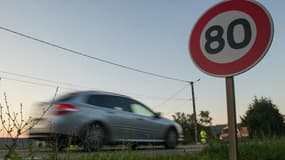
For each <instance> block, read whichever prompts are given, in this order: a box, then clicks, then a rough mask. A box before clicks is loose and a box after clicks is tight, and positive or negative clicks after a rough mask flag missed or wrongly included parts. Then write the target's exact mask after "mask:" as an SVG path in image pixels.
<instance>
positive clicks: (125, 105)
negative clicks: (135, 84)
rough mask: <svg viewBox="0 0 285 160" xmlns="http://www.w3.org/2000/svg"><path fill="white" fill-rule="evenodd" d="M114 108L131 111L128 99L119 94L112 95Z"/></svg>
mask: <svg viewBox="0 0 285 160" xmlns="http://www.w3.org/2000/svg"><path fill="white" fill-rule="evenodd" d="M112 108H113V109H116V110H121V111H126V112H130V111H131V110H130V105H129V101H128V99H126V98H123V97H119V96H112Z"/></svg>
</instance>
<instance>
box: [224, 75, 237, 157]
mask: <svg viewBox="0 0 285 160" xmlns="http://www.w3.org/2000/svg"><path fill="white" fill-rule="evenodd" d="M226 90H227V106H228V126H229V135H230V137H229V141H230V149H229V151H230V157H231V160H238V141H237V132H236V129H237V126H236V103H235V88H234V77H226Z"/></svg>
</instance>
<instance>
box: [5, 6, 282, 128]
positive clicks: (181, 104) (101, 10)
mask: <svg viewBox="0 0 285 160" xmlns="http://www.w3.org/2000/svg"><path fill="white" fill-rule="evenodd" d="M218 2H220V1H215V0H203V1H197V0H179V1H171V0H155V1H154V0H81V1H77V0H68V1H67V0H46V1H43V0H42V1H38V0H25V1H21V0H9V1H1V7H0V19H1V21H0V27H5V28H9V29H11V30H14V31H17V32H20V33H23V34H26V35H29V36H32V37H35V38H38V39H41V40H45V41H48V42H51V43H54V44H57V45H60V46H62V47H65V48H68V49H72V50H75V51H78V52H82V53H84V54H87V55H90V56H93V57H97V58H100V59H104V60H107V61H111V62H114V63H118V64H121V65H125V66H128V67H132V68H135V69H139V70H143V71H146V72H151V73H155V74H159V75H163V76H168V77H173V78H178V79H184V80H188V81H195V80H197V79H199V78H200V81H199V82H196V83H195V85H194V88H195V97H196V107H197V112H199V111H201V110H208V111H209V112H210V116H211V117H212V118H213V123H214V124H225V123H226V122H227V107H226V89H225V79H224V78H216V77H212V76H209V75H206V74H205V73H203V72H201V71H200V70H199V69H198V68H197V67H196V66H195V65H194V63H193V62H192V60H191V58H190V56H189V49H188V48H189V46H188V44H189V37H190V33H191V31H192V28H193V27H194V25H195V23H196V21H197V20H198V18H199V17H200V16H201V15H202V14H203V13H204V12H205V11H206V10H207V9H209V8H210V7H211V6H213V5H214V4H216V3H218ZM258 2H260V3H261V4H262V5H264V6H265V7H266V8H267V10H268V11H269V12H270V13H271V16H272V18H273V22H274V37H273V42H272V45H271V47H270V49H269V51H268V53H267V54H266V55H265V57H264V58H263V59H262V60H261V61H260V62H259V63H258V64H257V65H256V66H255V67H254V68H252V69H251V70H249V71H247V72H245V73H243V74H240V75H238V76H235V77H234V78H235V89H236V90H235V94H236V110H237V120H238V121H240V119H239V117H240V116H241V115H243V114H244V113H245V111H246V110H247V109H248V105H249V103H251V102H252V100H253V98H254V97H255V96H257V97H258V98H260V97H261V96H264V97H269V98H271V100H272V102H273V103H274V104H276V105H277V106H278V108H279V110H280V112H281V113H282V114H285V98H284V91H285V85H284V82H285V76H284V68H285V63H284V60H285V54H284V51H285V45H284V41H285V32H284V29H285V18H284V5H285V2H284V1H282V0H274V1H269V0H260V1H258ZM0 42H1V43H0V56H1V63H0V77H1V81H0V100H1V101H0V102H1V104H3V103H4V101H3V99H4V96H3V93H4V92H6V94H7V97H8V102H9V103H10V107H11V109H12V110H14V111H18V110H19V104H20V103H23V106H24V113H25V116H26V117H28V116H30V115H32V113H33V111H34V110H35V108H34V105H35V104H36V103H38V102H42V101H47V100H49V99H51V98H52V97H53V94H54V92H55V88H56V87H52V86H59V87H60V89H59V93H58V94H63V93H66V92H71V91H73V90H71V89H79V90H86V89H88V90H91V89H96V90H103V91H110V92H115V93H121V94H124V95H128V96H130V97H133V98H135V99H138V100H139V101H141V102H143V103H144V104H146V105H148V106H149V107H150V108H152V109H153V110H154V111H157V112H162V114H163V116H165V117H168V118H171V115H173V114H174V113H175V112H185V113H189V114H191V113H192V112H193V109H192V101H191V100H190V98H191V90H190V85H189V84H187V83H184V82H178V81H173V80H169V79H163V78H159V77H154V76H150V75H145V74H142V73H138V72H135V71H130V70H127V69H123V68H119V67H116V66H112V65H109V64H106V63H102V62H99V61H96V60H93V59H90V58H86V57H82V56H78V55H74V54H71V53H70V52H67V51H64V50H61V49H58V48H54V47H51V46H48V45H45V44H42V43H39V42H37V41H34V40H31V39H27V38H24V37H21V36H19V35H16V34H13V33H10V32H7V31H4V30H2V29H0ZM7 72H9V73H15V74H21V75H26V76H32V77H38V78H41V79H46V80H51V81H56V82H57V83H50V82H44V81H39V80H35V79H30V78H24V77H21V76H16V75H12V74H8V73H7ZM23 81H25V82H33V83H37V84H38V83H40V84H49V85H51V86H45V85H35V84H30V83H24V82H23ZM66 83H69V84H72V85H67V84H66ZM187 85H188V86H187ZM185 86H187V87H185ZM68 88H71V89H68ZM182 88H184V90H182V91H181V92H179V93H178V94H176V95H175V96H173V95H174V94H175V93H177V92H178V91H180V90H181V89H182Z"/></svg>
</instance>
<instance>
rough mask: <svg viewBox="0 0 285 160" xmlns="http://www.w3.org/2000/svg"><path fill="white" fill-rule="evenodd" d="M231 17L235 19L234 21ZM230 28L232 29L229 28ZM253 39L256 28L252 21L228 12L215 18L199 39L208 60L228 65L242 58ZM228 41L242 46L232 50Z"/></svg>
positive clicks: (245, 16) (248, 17) (249, 18)
mask: <svg viewBox="0 0 285 160" xmlns="http://www.w3.org/2000/svg"><path fill="white" fill-rule="evenodd" d="M232 17H235V20H234V21H232ZM238 20H239V21H238ZM235 22H236V23H235ZM233 23H235V25H232V24H233ZM217 24H218V25H217ZM230 26H232V27H231V28H229V27H230ZM247 32H250V34H248V33H247ZM222 33H223V34H222ZM207 37H208V38H207ZM228 37H232V39H229V38H228ZM255 38H256V26H255V23H254V21H253V19H252V18H251V17H250V16H249V15H247V14H245V13H243V12H239V11H228V12H224V13H222V14H220V15H218V16H216V17H215V18H213V19H212V20H211V21H209V23H208V24H207V25H206V26H205V28H204V30H203V31H202V34H201V37H200V44H201V46H200V47H201V49H202V52H203V54H204V56H206V57H207V58H208V59H211V60H212V61H214V62H216V63H230V62H233V61H236V60H238V59H240V58H241V57H243V56H244V55H245V54H246V53H247V52H248V51H249V49H250V48H252V46H253V42H255ZM211 40H212V41H211ZM229 40H232V42H231V44H232V43H233V44H236V45H238V44H239V45H240V44H242V43H244V44H243V45H241V46H239V47H235V48H232V47H231V45H230V44H229ZM207 47H208V48H207Z"/></svg>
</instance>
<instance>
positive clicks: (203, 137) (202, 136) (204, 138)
mask: <svg viewBox="0 0 285 160" xmlns="http://www.w3.org/2000/svg"><path fill="white" fill-rule="evenodd" d="M200 140H201V143H202V144H206V143H207V132H206V131H205V130H204V129H202V130H201V131H200Z"/></svg>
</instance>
